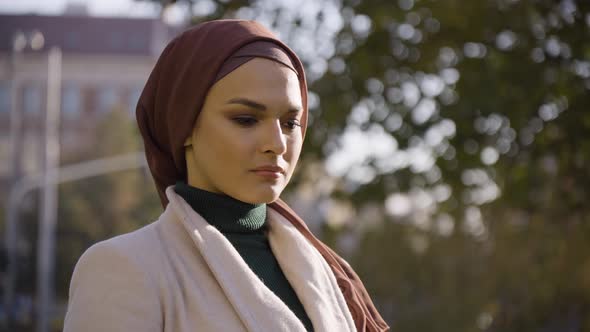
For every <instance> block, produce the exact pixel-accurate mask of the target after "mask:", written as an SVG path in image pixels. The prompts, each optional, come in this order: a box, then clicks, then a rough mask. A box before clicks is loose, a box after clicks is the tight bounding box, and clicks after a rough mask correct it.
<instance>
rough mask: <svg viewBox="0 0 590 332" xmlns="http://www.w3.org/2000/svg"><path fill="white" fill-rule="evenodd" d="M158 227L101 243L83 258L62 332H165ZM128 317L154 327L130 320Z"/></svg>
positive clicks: (74, 274) (152, 226) (77, 267)
mask: <svg viewBox="0 0 590 332" xmlns="http://www.w3.org/2000/svg"><path fill="white" fill-rule="evenodd" d="M154 226H155V225H153V224H150V225H148V226H145V227H143V228H141V229H139V230H137V231H134V232H131V233H127V234H124V235H120V236H116V237H113V238H111V239H108V240H104V241H101V242H98V243H96V244H94V245H92V246H91V247H90V248H88V249H87V250H86V251H85V252H84V253H83V254H82V256H81V257H80V259H79V260H78V263H77V264H76V267H75V268H74V273H73V274H72V279H71V282H70V292H69V303H68V311H67V314H66V320H65V329H64V331H81V330H84V331H95V330H96V331H98V330H99V328H100V330H101V331H104V330H108V331H159V330H161V329H158V328H157V327H158V326H159V324H160V321H159V320H158V319H156V318H158V317H159V316H158V313H159V308H160V305H159V297H158V293H157V290H158V287H157V286H158V281H157V279H156V278H155V276H154V273H153V271H156V269H157V265H158V263H159V258H158V255H157V247H158V244H157V241H154V239H155V238H156V237H155V232H154ZM130 312H134V313H137V312H141V313H142V315H141V316H142V317H152V318H153V319H152V320H154V321H152V320H150V321H149V322H147V320H146V322H139V321H138V320H133V319H130V317H128V313H130ZM140 323H141V324H140ZM95 324H96V325H95ZM105 324H106V325H105ZM107 326H112V327H113V328H112V329H111V328H108V327H107ZM114 327H116V328H114ZM123 327H124V328H123ZM103 328H104V329H103Z"/></svg>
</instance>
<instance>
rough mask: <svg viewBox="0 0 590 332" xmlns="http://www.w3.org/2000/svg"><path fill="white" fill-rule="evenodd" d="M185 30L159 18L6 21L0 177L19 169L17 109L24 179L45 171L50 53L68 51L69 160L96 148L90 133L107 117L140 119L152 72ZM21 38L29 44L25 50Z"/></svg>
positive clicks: (1, 50)
mask: <svg viewBox="0 0 590 332" xmlns="http://www.w3.org/2000/svg"><path fill="white" fill-rule="evenodd" d="M179 31H180V29H179V28H177V27H171V26H168V25H166V24H165V23H163V22H162V21H161V20H160V19H159V18H104V17H90V16H86V15H84V14H80V13H78V14H76V15H63V16H40V15H0V178H4V179H5V178H6V177H7V176H9V174H10V169H11V165H12V161H11V160H10V159H11V157H10V132H11V130H10V122H11V119H10V118H11V112H12V108H13V107H14V108H16V109H15V110H16V111H18V112H20V114H21V116H22V119H23V126H22V128H21V131H20V132H21V133H22V135H21V137H22V139H21V141H22V147H21V149H22V154H21V155H22V173H25V174H27V173H29V174H30V173H36V172H38V171H40V169H41V167H42V164H41V156H42V151H41V150H40V149H42V148H43V145H42V143H43V141H42V139H43V130H44V129H43V128H44V125H43V124H44V114H45V111H46V97H47V93H46V91H47V76H48V52H49V50H50V49H51V48H53V47H58V48H59V49H60V50H61V52H62V70H61V123H60V133H61V137H60V138H61V140H60V141H61V151H62V154H67V153H68V152H69V151H75V150H77V149H84V148H87V147H88V145H89V144H92V141H93V140H95V138H93V137H90V136H89V135H88V133H89V132H90V130H89V129H91V128H92V127H93V126H95V124H96V123H97V120H98V119H99V118H100V117H101V116H102V115H104V114H106V113H108V112H111V111H114V110H116V111H123V112H127V113H128V114H129V116H134V112H135V106H136V103H137V100H138V98H139V95H140V94H141V91H142V88H143V85H144V84H145V82H146V80H147V78H148V76H149V73H150V71H151V69H152V68H153V66H154V64H155V62H156V60H157V58H158V56H159V54H160V53H161V51H162V50H163V48H164V47H165V45H166V43H167V42H168V41H169V40H170V39H171V38H173V36H174V35H176V34H177V33H178V32H179ZM17 36H20V37H17ZM23 36H24V38H25V39H23ZM15 38H16V39H18V38H21V40H17V41H16V44H19V43H22V42H23V41H24V42H26V46H25V47H24V48H23V49H22V50H20V51H15V50H14V46H15ZM21 46H22V45H21ZM2 182H4V181H2Z"/></svg>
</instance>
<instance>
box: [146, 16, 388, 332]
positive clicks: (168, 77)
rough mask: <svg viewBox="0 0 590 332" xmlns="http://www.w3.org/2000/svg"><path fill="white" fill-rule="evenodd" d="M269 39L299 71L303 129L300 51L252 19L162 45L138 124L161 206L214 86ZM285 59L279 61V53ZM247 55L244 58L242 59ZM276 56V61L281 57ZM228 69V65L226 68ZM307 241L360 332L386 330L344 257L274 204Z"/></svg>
mask: <svg viewBox="0 0 590 332" xmlns="http://www.w3.org/2000/svg"><path fill="white" fill-rule="evenodd" d="M260 41H263V42H270V43H273V44H274V45H276V46H278V47H279V48H280V49H281V50H282V51H281V52H278V53H283V54H282V55H281V54H277V58H274V57H273V60H275V61H279V62H281V61H282V62H285V63H284V64H285V65H287V66H288V67H291V68H292V69H295V71H296V72H297V76H298V78H299V86H300V88H301V99H302V102H303V109H304V113H303V116H302V119H301V124H302V126H301V128H302V129H301V130H302V131H303V135H305V128H306V124H307V83H306V80H305V72H304V71H303V66H302V64H301V61H300V60H299V58H298V57H297V55H296V54H295V53H294V52H293V51H292V50H291V49H289V47H287V46H286V45H285V44H283V43H282V42H281V41H279V40H278V39H277V38H276V37H275V36H274V35H273V34H272V33H271V32H270V31H268V30H267V29H266V28H264V27H263V26H262V25H260V24H258V23H256V22H254V21H245V20H218V21H210V22H205V23H202V24H199V25H197V26H195V27H193V28H191V29H189V30H186V31H185V32H183V33H182V34H180V35H179V36H178V37H176V38H174V39H173V40H172V41H171V42H170V43H169V44H168V46H167V47H166V48H165V49H164V51H163V52H162V54H161V55H160V58H159V59H158V61H157V63H156V66H155V67H154V69H153V71H152V73H151V74H150V77H149V79H148V81H147V83H146V85H145V87H144V89H143V92H142V94H141V97H140V98H139V102H138V104H137V111H136V113H137V122H138V125H139V130H140V132H141V135H142V136H143V141H144V146H145V153H146V157H147V161H148V165H149V168H150V171H151V173H152V176H153V177H154V181H155V183H156V187H157V190H158V194H159V195H160V200H161V202H162V205H163V206H164V207H165V206H166V205H167V204H168V200H167V198H166V195H165V193H164V191H165V189H166V188H167V187H168V186H171V185H173V184H175V183H176V182H177V181H186V179H187V170H186V160H185V157H184V156H185V148H184V142H185V140H186V138H187V137H188V136H189V135H190V134H191V132H192V130H193V126H194V124H195V121H196V119H197V116H198V115H199V113H200V110H201V107H202V106H203V102H204V101H205V97H206V95H207V93H208V91H209V89H210V88H211V86H212V85H213V84H214V83H215V82H216V81H217V80H219V79H220V78H221V77H223V76H224V75H226V74H228V73H229V72H230V71H231V70H233V69H231V68H232V67H233V68H237V66H239V65H240V63H243V62H245V61H247V57H250V58H251V57H252V56H258V55H257V54H258V53H257V52H256V50H254V51H253V53H252V49H248V47H244V46H246V45H250V44H253V43H255V44H258V45H260V44H261V43H258V42H260ZM285 54H286V55H287V57H288V58H287V59H286V60H285V59H283V60H281V59H280V58H281V56H283V57H284V55H285ZM244 57H246V60H245V59H244ZM277 59H278V60H277ZM228 68H229V69H228ZM270 206H271V207H273V208H275V209H276V210H277V211H279V212H280V213H281V214H282V215H283V216H284V217H285V218H287V219H288V220H289V221H290V222H291V223H293V224H294V225H295V227H297V229H298V230H299V231H300V232H301V233H302V234H303V235H304V236H305V237H306V238H308V239H309V241H310V242H311V243H312V244H313V245H314V247H316V249H317V250H318V251H319V252H320V253H321V254H322V256H323V257H324V258H325V259H326V261H327V263H328V264H329V265H330V267H331V269H332V271H333V272H334V275H335V276H336V279H337V281H338V285H339V286H340V289H341V290H342V292H343V294H344V297H345V299H346V303H347V305H348V307H349V309H350V311H351V313H352V316H353V318H354V321H355V325H356V327H357V329H358V330H359V331H386V330H388V329H389V327H388V326H387V324H386V323H385V321H384V320H383V319H382V318H381V316H380V315H379V313H378V312H377V310H376V309H375V307H374V305H373V303H372V302H371V299H370V298H369V295H368V293H367V291H366V290H365V287H364V286H363V284H362V282H361V281H360V279H359V278H358V276H357V275H356V274H355V273H354V271H353V270H352V269H351V268H350V266H349V265H348V263H346V262H345V261H344V260H343V259H342V258H340V257H339V256H338V255H337V254H336V253H334V252H333V251H332V250H331V249H330V248H328V247H327V246H326V245H325V244H323V243H322V242H320V241H319V240H318V239H317V238H315V236H314V235H313V234H312V233H311V232H310V231H309V229H308V228H307V226H306V225H305V223H304V222H303V221H302V220H301V219H300V218H299V217H298V216H297V214H295V212H293V211H292V210H291V209H290V208H289V207H288V206H287V204H285V203H284V202H283V201H281V200H277V201H276V202H273V203H271V204H270Z"/></svg>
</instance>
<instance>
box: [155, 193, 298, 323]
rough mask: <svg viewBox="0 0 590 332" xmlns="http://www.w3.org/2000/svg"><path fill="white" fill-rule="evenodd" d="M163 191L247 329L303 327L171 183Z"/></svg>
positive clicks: (227, 241) (222, 236)
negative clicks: (177, 192)
mask: <svg viewBox="0 0 590 332" xmlns="http://www.w3.org/2000/svg"><path fill="white" fill-rule="evenodd" d="M166 195H167V197H168V200H169V203H170V206H169V208H172V210H173V211H174V214H175V215H176V216H177V217H178V218H179V219H180V221H181V222H182V224H183V226H184V228H185V229H186V231H187V232H188V233H189V234H190V236H191V238H192V240H193V242H194V243H195V246H196V247H197V249H198V250H199V252H200V254H201V255H202V256H203V258H204V260H205V261H206V262H207V265H208V266H209V269H210V270H211V272H212V274H213V275H214V276H215V278H216V279H217V281H218V282H219V285H220V286H221V289H222V290H223V292H224V294H225V296H226V297H227V299H228V300H229V302H230V303H231V304H232V306H233V308H234V310H235V311H236V313H237V314H238V316H239V317H240V319H241V320H242V322H243V323H244V325H245V326H246V328H247V329H248V330H249V331H285V332H287V331H305V327H304V326H303V324H302V323H301V321H299V319H298V318H297V316H295V314H294V313H293V312H292V311H291V310H290V309H289V308H288V307H287V305H286V304H285V303H284V302H283V301H282V300H281V299H280V298H278V297H277V296H276V295H275V294H274V293H273V292H272V291H271V290H270V289H269V288H268V287H266V285H264V283H263V282H262V281H261V280H260V279H259V278H258V276H256V274H255V273H254V272H253V271H252V270H251V269H250V267H249V266H248V265H247V263H246V262H245V261H244V260H243V259H242V257H241V256H240V254H239V253H238V252H237V250H236V249H235V248H234V247H233V245H232V244H231V243H230V242H229V240H227V239H226V237H225V236H224V235H223V234H221V233H220V232H219V231H218V230H217V229H216V228H215V227H213V226H211V225H210V224H209V223H208V222H207V221H205V220H204V219H203V218H202V217H201V216H200V215H199V214H198V213H196V212H195V211H194V210H193V209H192V208H191V207H190V206H189V205H188V204H187V203H186V202H185V201H184V199H182V197H180V196H178V194H176V193H175V192H174V189H173V187H168V188H167V189H166ZM279 263H280V261H279ZM281 266H282V265H281ZM306 309H307V308H306Z"/></svg>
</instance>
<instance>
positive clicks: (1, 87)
mask: <svg viewBox="0 0 590 332" xmlns="http://www.w3.org/2000/svg"><path fill="white" fill-rule="evenodd" d="M2 113H10V83H8V82H0V114H2Z"/></svg>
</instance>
